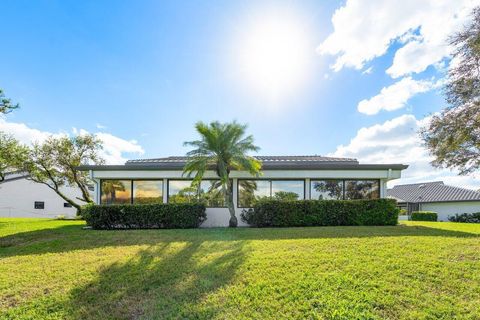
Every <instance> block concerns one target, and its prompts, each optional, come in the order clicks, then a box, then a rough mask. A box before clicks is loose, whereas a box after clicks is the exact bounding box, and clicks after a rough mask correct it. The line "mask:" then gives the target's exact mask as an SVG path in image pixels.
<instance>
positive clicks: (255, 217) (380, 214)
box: [241, 199, 399, 227]
mask: <svg viewBox="0 0 480 320" xmlns="http://www.w3.org/2000/svg"><path fill="white" fill-rule="evenodd" d="M398 212H399V209H398V208H397V207H396V201H395V200H393V199H374V200H298V201H278V200H263V201H259V202H258V203H256V204H255V205H254V207H253V208H252V209H248V210H244V211H243V212H242V214H241V218H242V220H243V221H244V222H246V223H248V224H249V225H251V226H255V227H302V226H359V225H365V226H371V225H396V224H397V221H398Z"/></svg>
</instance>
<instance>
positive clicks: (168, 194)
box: [166, 178, 233, 209]
mask: <svg viewBox="0 0 480 320" xmlns="http://www.w3.org/2000/svg"><path fill="white" fill-rule="evenodd" d="M212 180H213V181H220V179H218V178H213V179H202V180H201V181H212ZM170 181H193V179H188V178H178V179H176V178H169V179H167V202H166V203H170V202H169V200H170ZM230 181H232V184H231V186H232V193H233V179H230ZM206 208H212V209H225V208H228V205H227V204H225V206H223V207H209V206H206Z"/></svg>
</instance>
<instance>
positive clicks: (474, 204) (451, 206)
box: [420, 201, 480, 221]
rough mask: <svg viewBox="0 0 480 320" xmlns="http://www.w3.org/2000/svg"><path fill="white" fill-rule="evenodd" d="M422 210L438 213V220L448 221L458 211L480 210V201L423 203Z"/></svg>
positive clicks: (470, 211) (471, 211)
mask: <svg viewBox="0 0 480 320" xmlns="http://www.w3.org/2000/svg"><path fill="white" fill-rule="evenodd" d="M420 210H422V211H434V212H436V213H438V221H448V217H449V216H454V215H455V214H457V213H473V212H480V201H459V202H433V203H421V204H420Z"/></svg>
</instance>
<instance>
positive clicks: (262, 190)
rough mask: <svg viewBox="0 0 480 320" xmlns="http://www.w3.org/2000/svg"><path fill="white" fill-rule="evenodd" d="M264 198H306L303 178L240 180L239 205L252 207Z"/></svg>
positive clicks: (282, 199) (284, 199) (285, 199)
mask: <svg viewBox="0 0 480 320" xmlns="http://www.w3.org/2000/svg"><path fill="white" fill-rule="evenodd" d="M262 199H275V200H281V201H287V200H301V199H305V190H304V181H303V180H239V182H238V206H239V207H247V208H248V207H252V206H253V205H254V204H255V203H256V202H258V201H260V200H262Z"/></svg>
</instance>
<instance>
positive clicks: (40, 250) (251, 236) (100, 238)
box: [0, 225, 480, 257]
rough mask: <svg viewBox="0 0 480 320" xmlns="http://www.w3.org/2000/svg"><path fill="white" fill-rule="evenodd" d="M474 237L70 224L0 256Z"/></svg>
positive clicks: (24, 237)
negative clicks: (173, 245)
mask: <svg viewBox="0 0 480 320" xmlns="http://www.w3.org/2000/svg"><path fill="white" fill-rule="evenodd" d="M417 236H421V237H456V238H477V237H480V234H477V233H469V232H464V231H454V230H445V229H440V228H434V227H430V226H429V227H426V226H414V225H412V226H406V225H397V226H341V227H303V228H237V229H229V228H209V229H169V230H158V229H155V230H154V229H149V230H83V229H82V228H81V226H78V225H69V226H62V227H57V228H52V229H42V230H34V231H27V232H20V233H16V234H13V235H7V236H3V237H0V257H8V256H19V255H35V254H44V253H58V252H70V251H75V250H88V249H95V248H102V247H117V246H132V245H156V244H158V243H160V242H165V241H166V242H174V241H177V242H195V241H198V240H199V239H201V240H202V241H222V242H228V241H240V240H294V239H322V238H339V239H340V238H370V237H417Z"/></svg>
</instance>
